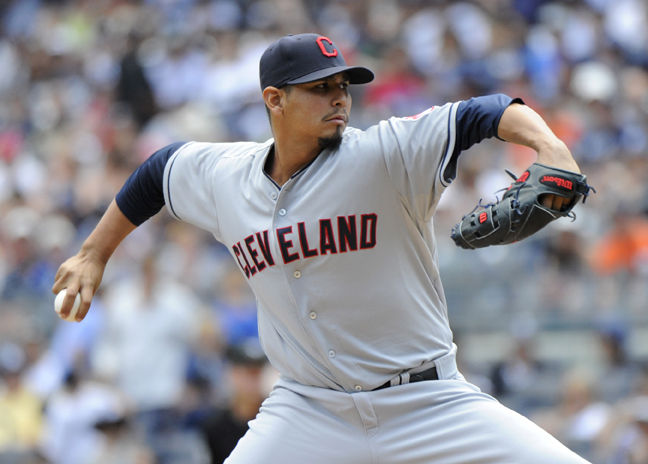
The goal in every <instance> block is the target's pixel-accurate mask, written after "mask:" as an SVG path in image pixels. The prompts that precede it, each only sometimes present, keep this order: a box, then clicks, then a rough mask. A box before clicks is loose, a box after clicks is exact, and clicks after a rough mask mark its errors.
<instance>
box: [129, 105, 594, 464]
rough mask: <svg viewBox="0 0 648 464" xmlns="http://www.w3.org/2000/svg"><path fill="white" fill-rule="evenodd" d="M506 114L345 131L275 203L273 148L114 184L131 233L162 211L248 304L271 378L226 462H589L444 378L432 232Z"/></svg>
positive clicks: (442, 116) (444, 334)
mask: <svg viewBox="0 0 648 464" xmlns="http://www.w3.org/2000/svg"><path fill="white" fill-rule="evenodd" d="M511 102H512V100H511V99H510V98H508V97H506V96H503V95H498V96H487V97H479V98H477V99H471V100H468V101H465V102H457V103H449V104H446V105H444V106H440V107H435V108H430V109H428V110H426V111H424V112H423V113H421V114H419V115H417V116H414V117H406V118H396V117H394V118H391V119H389V120H386V121H382V122H379V123H378V124H377V125H375V126H372V127H370V128H368V129H367V130H364V131H363V130H358V129H353V128H349V129H347V130H346V131H345V132H344V136H343V139H342V143H341V145H340V146H339V148H338V149H336V150H330V149H329V150H324V151H322V152H321V153H320V154H319V155H318V156H317V157H316V158H315V159H314V160H313V161H312V162H311V163H310V164H309V165H307V166H305V167H304V168H303V169H301V170H300V171H299V172H297V173H295V174H294V175H293V176H292V177H291V178H290V180H288V181H287V182H286V183H285V184H284V185H283V186H281V187H279V186H278V185H277V184H275V182H274V181H273V180H272V179H271V178H270V177H269V176H268V175H267V174H266V172H265V170H264V167H265V163H266V161H267V159H268V156H269V154H270V153H271V149H272V146H273V141H272V140H268V141H267V142H265V143H196V142H189V143H178V144H174V145H170V146H168V147H165V148H164V149H162V150H160V151H158V152H157V153H156V154H154V155H153V156H152V157H151V158H150V159H149V160H148V161H147V162H146V163H144V164H143V165H142V166H141V167H140V168H139V169H138V171H136V172H135V173H134V174H133V176H131V178H130V179H129V180H128V181H127V183H126V184H125V186H124V188H123V189H122V191H120V193H119V194H118V195H117V198H116V201H117V204H118V206H119V208H120V209H121V210H122V212H124V214H125V215H126V216H127V217H128V218H129V219H130V220H131V221H132V222H133V223H134V224H140V223H141V222H143V221H145V220H146V219H147V218H148V217H150V216H151V215H152V214H154V213H155V212H156V211H158V210H159V209H160V208H161V207H162V206H163V205H164V204H166V206H167V209H168V210H169V212H170V213H171V214H172V215H173V216H175V217H176V218H178V219H180V220H182V221H186V222H189V223H192V224H195V225H197V226H198V227H201V228H203V229H206V230H208V231H210V232H211V233H213V235H214V237H215V238H216V239H217V240H219V241H221V242H222V243H224V244H225V245H226V246H227V247H228V249H229V250H230V253H231V254H232V256H233V257H234V259H235V260H236V262H237V263H238V265H239V266H240V268H241V272H242V273H243V274H244V275H245V277H246V278H247V280H248V282H249V284H250V286H251V287H252V289H253V291H254V293H255V295H256V297H257V300H258V314H259V332H260V338H261V343H262V345H263V348H264V350H265V352H266V354H267V355H268V358H269V359H270V361H271V362H272V364H273V365H274V366H275V367H276V368H277V369H278V370H279V371H280V372H281V374H282V378H281V379H280V380H279V382H278V383H277V384H276V385H275V387H274V389H273V391H272V393H271V394H270V397H269V398H268V399H266V401H264V403H263V405H262V407H261V409H260V413H259V414H258V416H257V417H256V418H255V419H254V420H253V421H251V422H250V423H249V430H248V432H247V433H246V434H245V436H244V437H243V438H242V439H241V441H240V442H239V443H238V445H237V446H236V449H235V450H234V452H233V453H232V455H231V456H230V457H229V458H228V459H227V460H226V461H225V462H226V463H227V464H248V463H253V462H282V463H302V462H309V463H317V464H320V463H321V464H324V463H329V462H336V463H340V464H365V463H366V464H377V463H379V462H380V463H407V464H429V463H430V462H434V463H438V464H465V463H467V462H475V463H477V462H478V463H483V464H487V463H489V464H495V463H497V464H499V463H502V462H510V463H524V464H531V463H532V464H536V463H537V464H540V463H545V462H552V463H560V464H576V463H578V464H583V463H586V461H584V460H583V459H582V458H580V457H578V456H577V455H576V454H574V453H573V452H571V451H569V450H568V449H567V448H566V447H564V446H563V445H562V444H560V443H559V442H558V441H556V440H555V439H554V438H552V437H551V436H550V435H549V434H547V433H546V432H544V431H543V430H541V429H540V428H539V427H537V426H536V425H535V424H533V423H531V422H530V421H528V420H527V419H526V418H524V417H522V416H520V415H519V414H517V413H515V412H513V411H511V410H509V409H507V408H505V407H504V406H502V405H501V404H499V403H498V402H497V401H496V400H494V399H493V398H492V397H490V396H488V395H486V394H484V393H482V392H480V391H479V389H478V388H477V387H475V386H473V385H471V384H470V383H468V382H466V381H465V380H464V379H463V377H462V376H461V374H460V373H459V372H458V371H457V367H456V363H455V356H454V355H455V346H454V345H453V342H452V333H451V331H450V328H449V324H448V313H447V308H446V301H445V297H444V294H443V288H442V286H441V281H440V278H439V269H438V261H437V249H436V242H435V238H434V233H433V223H432V217H433V213H434V211H435V207H436V205H437V203H438V200H439V197H440V196H441V194H442V193H443V191H444V189H445V188H446V187H447V186H448V184H449V183H450V182H451V180H452V179H453V178H454V175H455V170H456V164H457V157H458V155H459V153H460V151H461V150H463V149H465V148H467V147H469V146H470V145H472V144H474V143H476V142H479V141H480V140H482V139H484V138H486V137H491V136H494V135H496V132H497V126H498V123H499V118H500V117H501V114H502V112H503V111H504V109H505V108H506V106H508V105H509V104H510V103H511ZM431 366H434V369H430V367H431ZM431 371H434V375H433V376H432V377H431V378H432V379H437V380H435V381H428V382H423V381H420V380H430V377H429V375H428V373H429V372H431ZM386 387H389V388H386Z"/></svg>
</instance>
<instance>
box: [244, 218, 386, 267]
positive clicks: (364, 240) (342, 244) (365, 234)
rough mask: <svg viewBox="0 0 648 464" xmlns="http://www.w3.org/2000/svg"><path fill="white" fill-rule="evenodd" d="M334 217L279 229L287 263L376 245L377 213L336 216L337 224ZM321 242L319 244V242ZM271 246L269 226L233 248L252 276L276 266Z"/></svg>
mask: <svg viewBox="0 0 648 464" xmlns="http://www.w3.org/2000/svg"><path fill="white" fill-rule="evenodd" d="M333 221H334V219H330V218H322V219H319V220H318V221H317V222H315V221H313V222H312V223H311V226H310V227H308V225H307V224H306V223H305V222H299V223H297V230H296V231H295V230H294V226H286V227H280V228H278V229H276V230H275V236H276V242H275V243H276V246H277V248H278V249H279V251H280V253H281V258H282V260H283V262H284V264H289V263H291V262H293V261H296V260H298V259H307V258H314V257H316V256H324V255H334V254H337V253H338V252H340V253H346V252H349V251H358V250H366V249H370V248H374V247H375V246H376V243H377V225H378V215H377V214H376V213H368V214H361V215H360V220H359V221H358V220H357V215H355V214H352V215H350V216H337V217H336V218H335V224H334V222H333ZM297 241H299V243H297ZM241 242H244V243H245V246H242V245H241ZM318 242H319V247H317V245H316V244H317V243H318ZM311 244H312V245H311ZM313 245H315V247H313ZM272 247H273V245H272V243H271V241H270V234H269V231H268V230H267V229H266V230H263V231H260V232H255V233H252V234H250V235H248V236H247V237H245V238H244V239H243V240H241V241H239V242H236V243H235V244H233V245H232V250H233V251H234V258H235V259H236V261H237V262H238V265H239V266H240V268H241V270H242V271H243V273H244V274H245V276H246V277H247V278H248V279H249V278H251V277H253V276H254V275H255V274H257V273H260V272H262V271H264V270H265V269H267V268H269V267H271V266H274V264H275V260H274V257H273V256H272V251H271V250H272Z"/></svg>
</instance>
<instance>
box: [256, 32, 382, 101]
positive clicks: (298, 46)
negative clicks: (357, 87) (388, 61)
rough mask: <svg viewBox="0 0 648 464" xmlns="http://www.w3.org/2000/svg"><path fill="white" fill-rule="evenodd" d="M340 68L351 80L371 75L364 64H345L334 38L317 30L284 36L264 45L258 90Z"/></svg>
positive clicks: (369, 78)
mask: <svg viewBox="0 0 648 464" xmlns="http://www.w3.org/2000/svg"><path fill="white" fill-rule="evenodd" d="M340 72H346V73H348V75H349V82H350V83H351V84H366V83H367V82H371V81H372V80H373V78H374V74H373V72H371V71H370V70H369V69H367V68H364V67H362V66H347V64H346V61H344V57H343V56H342V52H340V51H339V50H338V48H337V47H336V46H335V44H334V43H333V41H332V40H331V39H329V38H328V37H324V36H323V35H319V34H296V35H287V36H284V37H282V38H281V39H279V40H277V41H276V42H274V43H273V44H272V45H270V46H269V47H268V48H266V50H265V52H263V55H262V56H261V61H260V62H259V78H260V80H261V90H263V89H265V88H266V87H268V86H273V87H277V88H279V87H283V86H284V85H288V84H303V83H304V82H312V81H316V80H318V79H323V78H325V77H329V76H332V75H333V74H337V73H340Z"/></svg>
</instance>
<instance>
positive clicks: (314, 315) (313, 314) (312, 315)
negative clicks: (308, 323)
mask: <svg viewBox="0 0 648 464" xmlns="http://www.w3.org/2000/svg"><path fill="white" fill-rule="evenodd" d="M308 317H310V318H311V319H313V320H315V319H317V313H316V312H315V311H311V312H310V314H309V315H308Z"/></svg>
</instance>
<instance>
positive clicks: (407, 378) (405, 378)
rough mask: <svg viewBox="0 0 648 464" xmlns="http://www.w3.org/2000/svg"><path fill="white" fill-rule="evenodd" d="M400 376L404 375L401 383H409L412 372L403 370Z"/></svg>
mask: <svg viewBox="0 0 648 464" xmlns="http://www.w3.org/2000/svg"><path fill="white" fill-rule="evenodd" d="M399 377H402V378H401V385H403V384H404V383H409V382H410V373H409V372H403V373H402V374H400V376H399Z"/></svg>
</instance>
